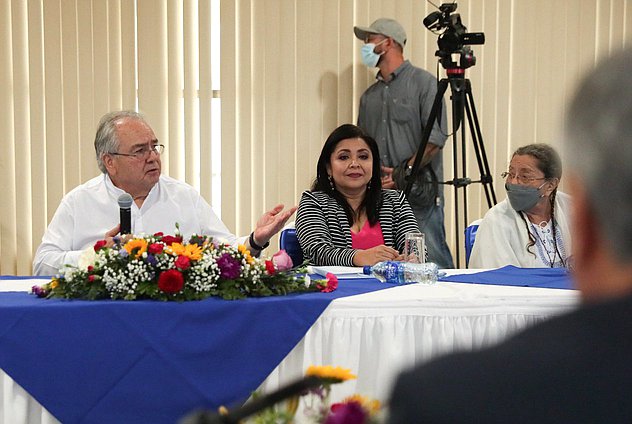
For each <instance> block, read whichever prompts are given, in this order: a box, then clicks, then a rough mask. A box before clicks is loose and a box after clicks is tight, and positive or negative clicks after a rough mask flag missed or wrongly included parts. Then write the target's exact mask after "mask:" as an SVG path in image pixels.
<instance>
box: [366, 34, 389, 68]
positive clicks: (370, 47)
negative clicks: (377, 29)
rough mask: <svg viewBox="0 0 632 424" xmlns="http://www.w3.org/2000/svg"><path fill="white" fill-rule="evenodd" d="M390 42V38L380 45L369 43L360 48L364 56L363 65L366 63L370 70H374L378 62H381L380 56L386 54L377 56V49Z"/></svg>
mask: <svg viewBox="0 0 632 424" xmlns="http://www.w3.org/2000/svg"><path fill="white" fill-rule="evenodd" d="M386 40H388V38H385V39H383V40H382V41H380V42H379V43H377V44H375V43H367V44H364V45H363V46H362V47H361V48H360V54H361V55H362V63H364V64H365V65H366V66H368V67H369V68H374V67H376V66H377V62H378V61H379V60H380V56H381V55H382V54H384V53H380V54H377V53H375V51H374V50H375V48H376V47H377V46H379V45H380V44H382V43H383V42H385V41H386Z"/></svg>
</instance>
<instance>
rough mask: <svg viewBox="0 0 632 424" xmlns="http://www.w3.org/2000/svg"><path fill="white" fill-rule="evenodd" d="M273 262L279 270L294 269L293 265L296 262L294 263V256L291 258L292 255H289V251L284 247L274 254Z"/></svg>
mask: <svg viewBox="0 0 632 424" xmlns="http://www.w3.org/2000/svg"><path fill="white" fill-rule="evenodd" d="M272 262H273V263H274V266H275V267H276V269H277V270H279V271H287V270H289V269H292V267H293V266H294V264H293V263H292V258H290V255H288V254H287V252H286V251H285V250H283V249H281V250H279V251H278V252H276V253H275V254H274V255H272Z"/></svg>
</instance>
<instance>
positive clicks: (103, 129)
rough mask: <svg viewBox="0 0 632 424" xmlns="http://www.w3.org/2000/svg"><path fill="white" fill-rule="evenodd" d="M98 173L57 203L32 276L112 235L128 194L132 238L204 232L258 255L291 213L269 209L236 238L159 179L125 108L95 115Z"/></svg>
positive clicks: (199, 203) (148, 145)
mask: <svg viewBox="0 0 632 424" xmlns="http://www.w3.org/2000/svg"><path fill="white" fill-rule="evenodd" d="M94 148H95V151H96V159H97V164H98V166H99V169H100V170H101V172H102V175H99V176H98V177H95V178H93V179H91V180H90V181H88V182H86V183H84V184H82V185H80V186H78V187H76V188H75V189H73V190H72V191H70V192H69V193H68V194H66V195H65V196H64V198H63V199H62V200H61V204H60V205H59V207H58V208H57V211H56V212H55V215H54V216H53V219H52V220H51V222H50V224H49V225H48V228H47V229H46V232H45V233H44V236H43V237H42V243H41V244H40V246H39V247H38V249H37V252H36V254H35V258H34V260H33V273H34V275H55V274H57V273H58V272H59V270H60V269H61V268H62V267H63V265H65V264H68V265H77V264H78V262H79V258H80V256H81V254H82V253H83V251H84V249H86V248H90V247H91V246H93V245H94V243H95V242H97V241H98V240H102V239H105V240H106V241H108V243H109V244H112V243H113V242H112V239H113V237H114V236H116V235H117V234H118V233H119V231H120V224H119V220H120V214H119V205H118V198H119V196H120V195H121V194H123V193H129V195H130V196H132V199H133V203H132V206H131V221H132V228H131V229H132V233H133V234H141V233H145V234H154V233H157V232H162V233H164V234H173V232H174V231H175V230H176V224H178V225H179V228H180V233H181V234H182V235H183V236H184V237H185V238H188V237H190V236H191V235H193V234H198V235H210V236H212V237H213V238H214V239H216V240H218V241H220V242H226V243H229V244H233V245H234V244H237V243H241V244H246V246H247V247H248V248H249V249H250V250H251V251H252V253H253V254H259V253H260V252H261V250H263V249H264V248H265V247H266V246H267V244H268V240H270V238H271V237H272V236H273V235H274V234H276V233H277V232H278V231H279V230H280V229H281V228H282V227H283V225H284V224H285V222H286V221H287V220H288V218H289V217H290V216H291V215H292V214H293V213H294V211H295V210H296V208H290V209H288V210H285V211H284V210H283V205H277V206H276V207H275V208H274V209H272V210H270V211H268V212H266V213H265V214H264V215H263V216H262V217H261V218H260V219H259V221H258V222H257V226H256V228H255V229H254V231H253V232H252V233H251V234H250V237H242V238H238V237H236V236H235V235H233V234H231V233H230V231H229V230H228V228H226V225H224V223H223V222H222V221H221V220H220V219H219V218H218V217H217V215H215V213H214V212H213V209H212V208H211V206H210V205H209V204H208V203H207V202H206V200H204V198H203V197H202V196H200V194H199V192H198V191H197V190H196V189H194V188H193V187H191V186H190V185H188V184H186V183H184V182H181V181H178V180H175V179H173V178H171V177H168V176H166V175H162V174H161V161H160V154H161V153H162V151H163V150H164V146H163V145H162V144H159V143H158V139H157V138H156V136H155V135H154V131H153V130H152V129H151V127H150V126H149V124H148V123H147V122H146V121H145V119H144V117H143V116H142V115H140V114H139V113H137V112H133V111H120V112H111V113H108V114H106V115H105V116H103V117H102V118H101V121H100V122H99V126H98V129H97V133H96V138H95V141H94Z"/></svg>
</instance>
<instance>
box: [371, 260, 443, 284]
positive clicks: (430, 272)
mask: <svg viewBox="0 0 632 424" xmlns="http://www.w3.org/2000/svg"><path fill="white" fill-rule="evenodd" d="M363 271H364V274H366V275H371V276H373V277H375V278H377V279H378V280H380V281H381V282H383V283H390V284H410V283H422V284H435V283H436V282H437V277H438V274H439V268H438V267H437V264H435V263H432V262H426V263H423V264H416V263H411V262H398V261H384V262H378V263H376V264H375V265H373V266H365V267H364V270H363Z"/></svg>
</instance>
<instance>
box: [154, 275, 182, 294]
mask: <svg viewBox="0 0 632 424" xmlns="http://www.w3.org/2000/svg"><path fill="white" fill-rule="evenodd" d="M182 287H184V277H183V276H182V273H181V272H180V271H178V270H175V269H170V270H167V271H165V272H163V273H162V274H160V277H158V288H159V289H160V290H162V291H163V292H165V293H177V292H179V291H180V290H182Z"/></svg>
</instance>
